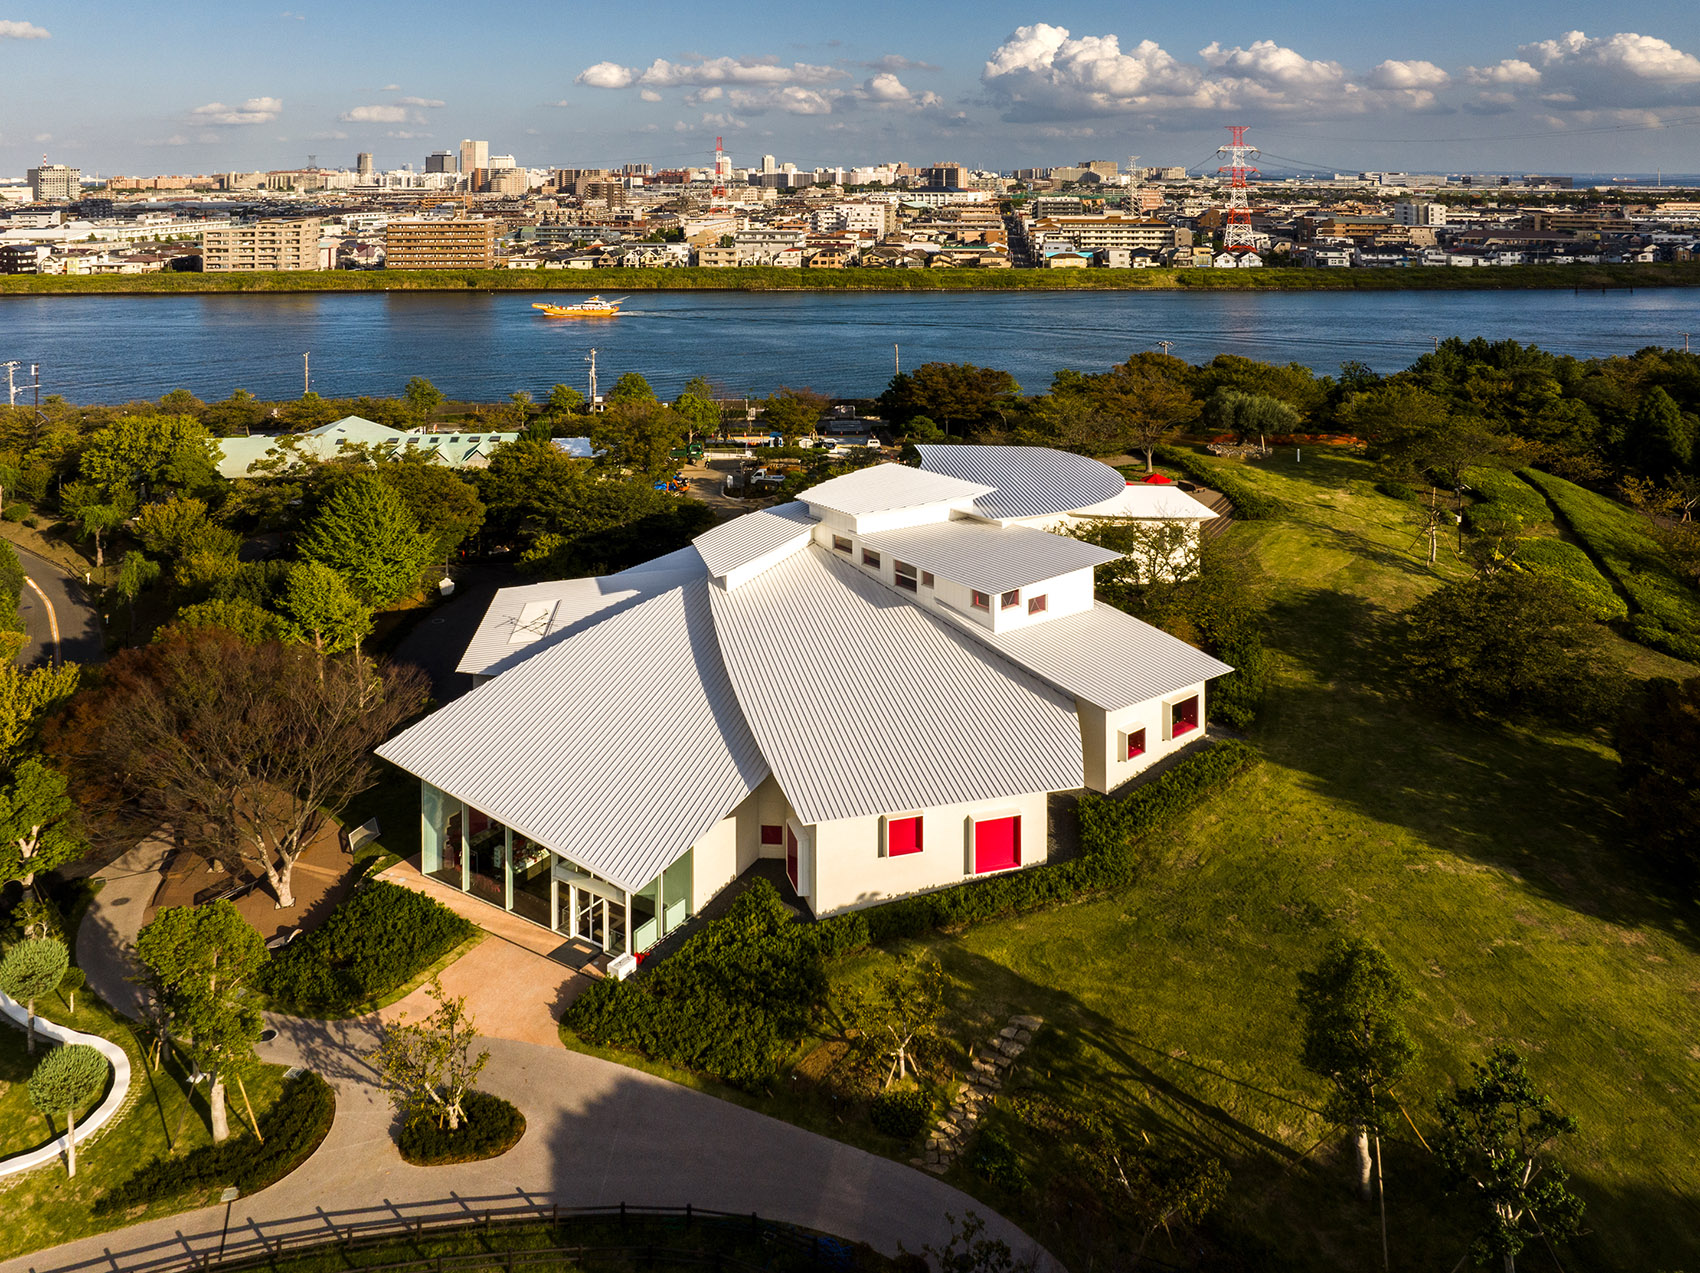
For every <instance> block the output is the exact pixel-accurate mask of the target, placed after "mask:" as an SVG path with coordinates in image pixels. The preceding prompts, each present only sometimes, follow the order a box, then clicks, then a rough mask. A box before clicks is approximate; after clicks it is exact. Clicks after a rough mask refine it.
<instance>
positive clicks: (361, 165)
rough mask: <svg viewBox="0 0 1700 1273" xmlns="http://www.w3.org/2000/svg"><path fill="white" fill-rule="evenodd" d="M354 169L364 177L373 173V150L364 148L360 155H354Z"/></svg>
mask: <svg viewBox="0 0 1700 1273" xmlns="http://www.w3.org/2000/svg"><path fill="white" fill-rule="evenodd" d="M354 171H355V172H356V173H357V174H358V175H360V176H362V177H370V176H371V175H372V152H371V151H369V150H362V151H361V152H360V153H359V154H358V155H356V156H354Z"/></svg>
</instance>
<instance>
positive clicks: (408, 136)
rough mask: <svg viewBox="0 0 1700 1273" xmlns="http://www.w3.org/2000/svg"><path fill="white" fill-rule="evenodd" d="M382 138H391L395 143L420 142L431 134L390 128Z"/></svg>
mask: <svg viewBox="0 0 1700 1273" xmlns="http://www.w3.org/2000/svg"><path fill="white" fill-rule="evenodd" d="M384 136H385V137H392V138H394V139H395V140H396V141H420V140H422V139H424V138H426V137H429V136H431V134H430V133H415V132H409V131H408V130H407V129H405V128H392V129H391V130H390V131H389V132H387V133H385V134H384Z"/></svg>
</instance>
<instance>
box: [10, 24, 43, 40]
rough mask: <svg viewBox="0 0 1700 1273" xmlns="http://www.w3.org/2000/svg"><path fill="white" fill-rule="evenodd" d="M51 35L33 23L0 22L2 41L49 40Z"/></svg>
mask: <svg viewBox="0 0 1700 1273" xmlns="http://www.w3.org/2000/svg"><path fill="white" fill-rule="evenodd" d="M52 38H53V37H52V35H51V33H50V32H49V31H48V30H47V29H46V28H45V27H38V26H36V25H35V24H34V23H33V22H0V40H49V39H52Z"/></svg>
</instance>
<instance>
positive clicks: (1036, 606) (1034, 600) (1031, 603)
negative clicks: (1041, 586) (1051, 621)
mask: <svg viewBox="0 0 1700 1273" xmlns="http://www.w3.org/2000/svg"><path fill="white" fill-rule="evenodd" d="M1045 610H1046V606H1045V594H1044V593H1042V592H1041V593H1040V594H1039V595H1038V596H1036V597H1029V598H1027V613H1028V614H1043V613H1045Z"/></svg>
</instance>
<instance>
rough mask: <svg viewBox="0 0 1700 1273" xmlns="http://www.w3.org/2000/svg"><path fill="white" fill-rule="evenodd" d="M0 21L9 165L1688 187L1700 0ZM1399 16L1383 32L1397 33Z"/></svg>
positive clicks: (326, 7) (30, 13)
mask: <svg viewBox="0 0 1700 1273" xmlns="http://www.w3.org/2000/svg"><path fill="white" fill-rule="evenodd" d="M291 2H292V3H293V4H294V6H295V7H294V8H291V9H287V10H286V9H284V8H282V7H281V6H280V5H276V4H253V3H243V2H240V0H237V2H233V3H226V4H223V5H219V6H206V5H200V6H180V5H175V4H173V5H167V4H162V3H154V2H152V0H133V2H130V3H124V4H118V3H113V2H111V0H94V2H92V3H87V2H85V3H76V4H69V3H45V2H44V0H0V173H5V174H13V175H16V174H21V173H22V171H23V169H24V168H26V167H28V166H31V165H33V164H34V163H35V162H36V161H37V160H38V159H39V158H40V156H41V155H42V154H43V153H44V152H45V153H46V154H47V155H48V156H49V157H50V158H51V159H52V160H53V161H56V162H63V163H71V164H76V165H78V166H80V167H82V168H83V169H84V170H85V171H86V172H101V173H113V172H125V173H154V172H214V171H223V170H228V169H253V168H274V167H287V166H297V165H300V164H303V163H305V162H306V160H307V156H308V155H309V154H314V155H317V156H318V160H319V162H321V163H324V164H328V165H331V166H352V163H353V157H354V153H355V152H356V151H360V150H370V151H372V152H374V154H375V155H376V157H377V162H378V164H379V165H380V166H381V167H386V168H388V167H397V166H400V165H401V164H403V163H412V164H413V165H414V166H415V167H419V166H422V164H423V161H424V156H425V155H426V154H427V153H428V152H429V151H431V150H435V149H454V148H455V146H456V145H457V144H458V142H459V141H460V139H461V138H463V137H479V138H486V139H488V140H489V142H490V147H491V150H492V152H493V153H507V152H512V153H513V154H514V155H515V156H517V158H518V159H519V161H520V162H521V163H522V164H527V165H532V166H545V165H602V164H611V163H620V162H625V161H647V162H652V163H656V164H658V165H675V164H683V163H689V162H698V163H701V162H706V161H707V157H708V152H709V151H710V150H711V149H712V147H713V144H714V137H715V135H716V134H721V135H724V136H725V138H726V148H727V150H728V151H730V152H731V154H732V156H733V160H734V162H735V163H739V164H744V163H753V162H755V161H756V160H757V159H758V158H759V156H760V155H762V154H763V153H773V154H775V155H778V156H779V157H780V158H781V159H790V160H794V161H795V162H797V163H799V164H800V165H802V166H805V167H811V166H814V165H815V164H819V163H828V162H833V163H845V164H856V163H869V162H875V161H883V160H892V159H902V160H907V161H909V162H911V163H929V162H933V161H935V160H943V159H952V160H959V161H962V162H966V163H968V164H971V165H974V166H984V167H991V168H1010V167H1017V166H1029V165H1037V164H1051V163H1070V162H1074V161H1077V160H1081V159H1087V158H1109V159H1117V160H1119V161H1122V162H1124V163H1125V162H1126V160H1127V157H1128V155H1129V154H1138V155H1140V156H1141V158H1142V162H1145V163H1163V164H1187V165H1197V164H1200V163H1203V162H1205V161H1206V160H1208V159H1209V158H1210V157H1211V152H1212V151H1213V149H1214V147H1215V146H1216V145H1217V143H1218V142H1219V141H1221V140H1223V139H1224V138H1225V136H1226V134H1225V133H1224V132H1223V131H1222V126H1223V125H1225V124H1228V123H1244V124H1249V125H1251V132H1250V134H1249V136H1250V139H1251V140H1253V141H1255V142H1257V143H1259V144H1260V145H1261V146H1262V147H1263V148H1264V150H1265V152H1266V154H1267V155H1269V156H1271V158H1270V159H1268V160H1267V161H1266V163H1265V167H1266V168H1270V169H1274V168H1279V167H1282V166H1288V167H1290V166H1292V161H1299V162H1301V163H1302V164H1304V165H1306V166H1313V167H1316V168H1341V169H1353V170H1355V169H1359V168H1366V167H1373V168H1413V169H1421V170H1451V171H1495V172H1497V171H1511V172H1540V171H1556V172H1601V173H1603V174H1608V175H1609V174H1612V173H1617V172H1628V171H1649V172H1650V171H1653V170H1655V169H1660V168H1662V169H1663V170H1665V171H1678V172H1689V173H1693V172H1696V171H1700V4H1696V3H1694V2H1693V0H1683V2H1680V3H1679V2H1677V0H1651V2H1650V3H1643V4H1639V5H1636V6H1634V7H1633V16H1627V15H1628V14H1629V12H1630V10H1629V7H1627V6H1601V5H1597V4H1588V5H1583V4H1574V3H1563V4H1536V3H1530V2H1528V0H1502V3H1499V4H1485V3H1481V2H1480V0H1473V2H1471V3H1460V2H1457V0H1442V2H1441V3H1435V4H1431V5H1428V6H1426V7H1425V6H1402V7H1400V8H1399V9H1397V10H1394V9H1392V8H1390V7H1386V6H1377V5H1369V4H1364V3H1362V0H1359V3H1355V4H1346V3H1338V2H1336V0H1317V2H1315V3H1309V4H1302V5H1301V4H1267V3H1265V4H1254V3H1242V2H1236V3H1215V4H1209V3H1207V4H1195V5H1191V6H1181V5H1173V4H1169V5H1163V6H1156V5H1149V6H1137V5H1127V4H1116V5H1110V4H1096V3H1093V4H1058V3H1046V2H1044V0H1021V2H1020V3H1005V2H1004V0H986V2H984V3H959V2H957V0H950V2H949V3H934V4H930V5H918V4H914V3H906V4H898V3H893V2H891V0H863V2H862V3H859V4H854V5H842V6H825V5H813V4H797V3H795V2H794V0H792V2H789V3H773V2H771V0H753V2H750V3H743V4H736V5H728V4H714V3H706V2H693V3H681V2H679V0H659V2H650V3H638V4H627V5H609V4H597V5H587V4H582V3H574V2H571V0H569V2H567V3H553V4H532V3H516V4H508V5H502V6H491V7H479V6H473V5H468V4H466V3H465V2H464V0H457V2H456V3H452V4H451V3H438V2H437V0H410V2H406V3H403V2H400V0H371V2H362V0H344V2H343V3H340V4H330V3H319V2H318V0H291ZM1394 14H1396V15H1397V16H1389V15H1394Z"/></svg>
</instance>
